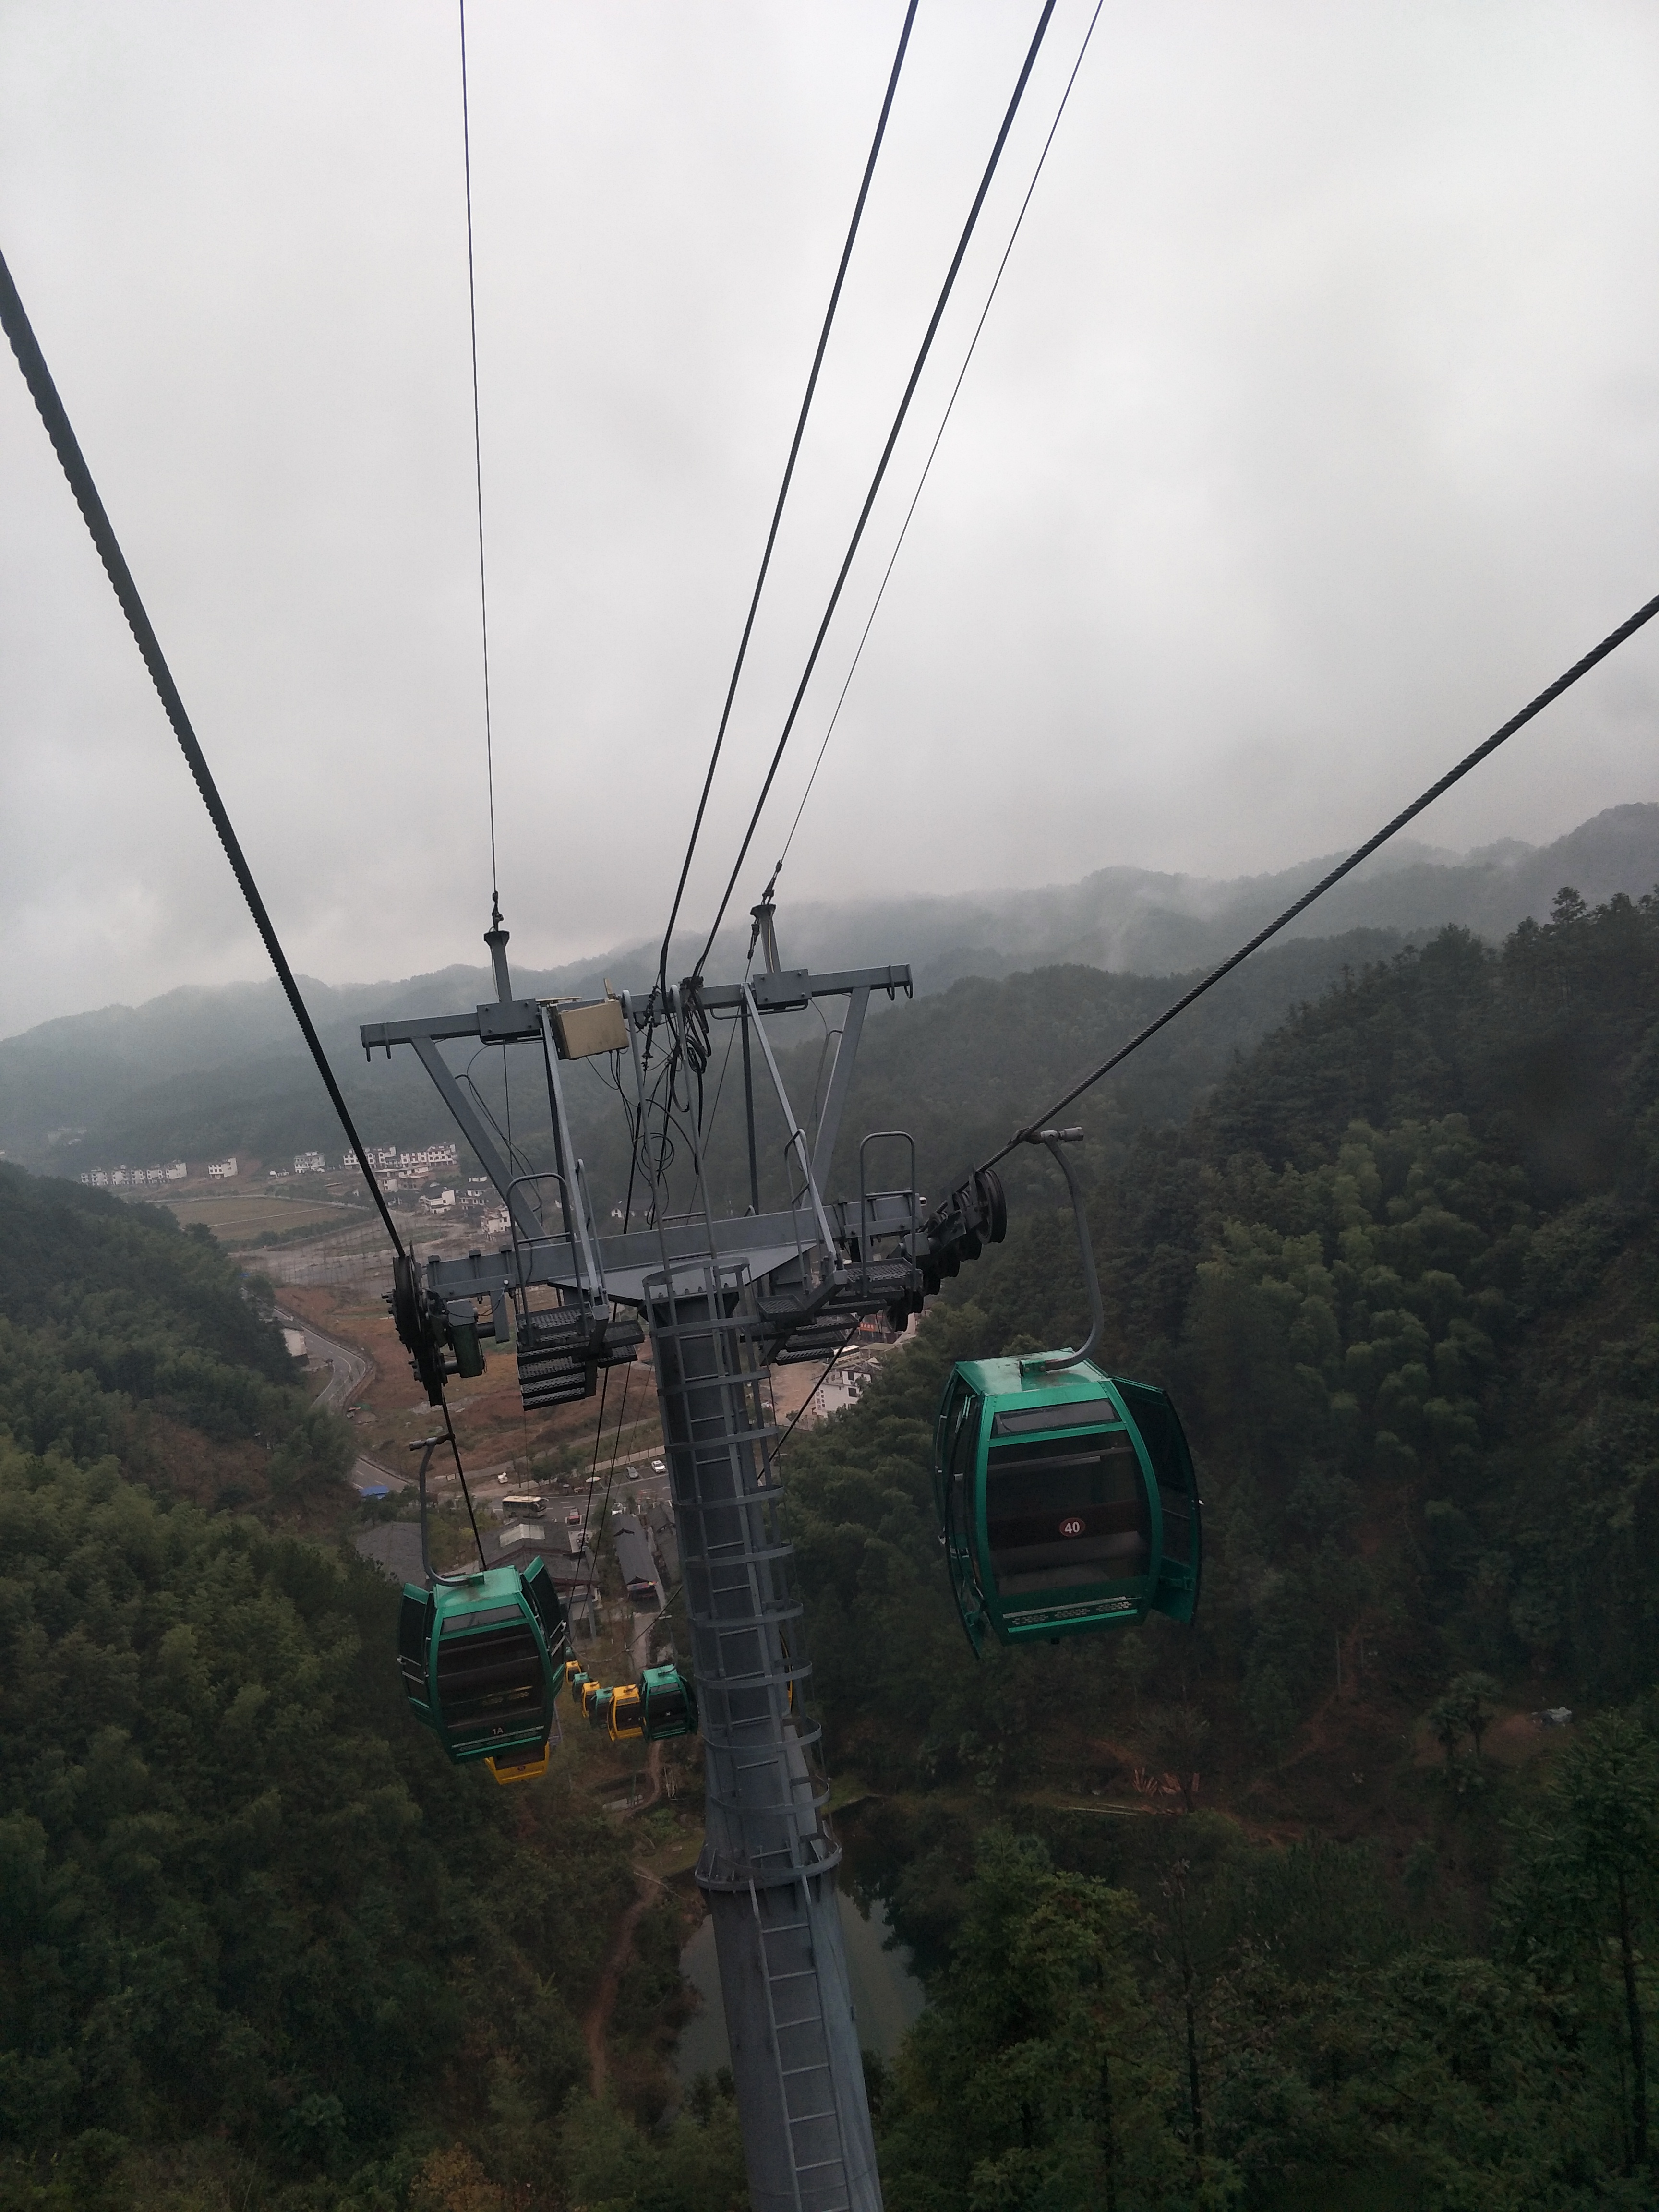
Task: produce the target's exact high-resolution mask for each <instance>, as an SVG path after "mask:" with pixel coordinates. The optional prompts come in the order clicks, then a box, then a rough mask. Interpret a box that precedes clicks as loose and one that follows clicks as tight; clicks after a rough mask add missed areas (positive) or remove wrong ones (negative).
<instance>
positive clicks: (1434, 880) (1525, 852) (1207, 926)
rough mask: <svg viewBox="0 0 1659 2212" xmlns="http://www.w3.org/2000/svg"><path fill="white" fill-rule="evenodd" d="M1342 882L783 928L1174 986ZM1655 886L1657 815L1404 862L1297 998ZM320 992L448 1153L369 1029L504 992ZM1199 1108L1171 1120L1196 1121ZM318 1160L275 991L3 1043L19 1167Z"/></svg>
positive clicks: (1344, 891)
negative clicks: (1347, 977) (1440, 941)
mask: <svg viewBox="0 0 1659 2212" xmlns="http://www.w3.org/2000/svg"><path fill="white" fill-rule="evenodd" d="M1330 864H1331V861H1330V856H1328V855H1327V856H1322V857H1321V858H1319V859H1316V860H1308V861H1306V862H1304V863H1303V864H1301V865H1300V866H1297V867H1296V868H1292V869H1288V870H1285V871H1284V872H1281V873H1279V874H1277V875H1273V876H1261V877H1248V878H1238V879H1237V880H1235V881H1232V882H1228V883H1221V882H1213V881H1210V880H1207V879H1206V878H1200V877H1193V876H1174V875H1162V874H1157V873H1153V872H1150V871H1147V870H1143V869H1135V868H1108V869H1103V870H1101V871H1100V872H1098V873H1097V874H1095V875H1092V876H1090V877H1087V878H1085V879H1084V881H1083V882H1081V883H1079V884H1066V885H1060V886H1054V887H1048V888H1045V889H1041V890H1021V891H998V892H984V893H963V894H961V895H960V896H955V897H949V898H911V899H895V900H890V901H880V902H873V901H867V902H860V903H853V904H848V905H845V906H839V905H829V904H822V903H818V904H804V905H801V906H798V907H791V906H786V907H785V908H783V909H782V911H781V915H780V934H781V939H782V951H783V955H784V957H785V959H786V960H787V962H789V963H791V964H792V965H793V964H811V965H812V966H814V967H818V968H824V967H842V966H848V965H865V964H884V963H887V962H890V961H908V963H910V965H911V967H912V969H914V971H915V977H916V982H917V987H918V989H919V990H920V991H921V992H922V993H924V994H934V993H938V992H940V991H944V990H946V989H948V988H949V987H950V986H951V984H953V983H955V982H957V981H961V980H962V979H963V978H965V977H969V976H975V975H976V976H981V977H984V978H987V979H995V978H998V977H1004V976H1007V975H1012V974H1015V973H1018V972H1022V971H1026V970H1030V969H1036V968H1039V967H1056V966H1065V965H1072V966H1080V967H1085V968H1094V969H1109V970H1112V971H1114V972H1116V973H1120V974H1125V975H1139V976H1141V977H1146V978H1151V977H1158V976H1167V975H1170V974H1173V973H1176V972H1185V971H1189V970H1192V969H1201V968H1202V967H1204V966H1206V965H1208V964H1210V963H1212V962H1213V961H1215V960H1216V959H1217V958H1218V957H1222V956H1223V955H1225V953H1226V952H1228V951H1231V950H1232V949H1233V947H1234V946H1235V945H1237V944H1238V943H1239V942H1240V941H1241V939H1243V938H1245V937H1247V936H1249V934H1250V933H1252V932H1253V931H1254V930H1255V929H1257V928H1259V927H1261V924H1262V923H1263V922H1264V921H1267V920H1269V919H1271V917H1272V916H1273V915H1274V914H1276V913H1278V912H1279V911H1280V910H1281V909H1282V908H1284V907H1285V905H1286V904H1288V903H1289V902H1290V901H1291V899H1292V898H1294V897H1295V896H1297V893H1298V892H1300V891H1302V890H1305V889H1306V888H1307V887H1308V886H1309V884H1312V883H1314V882H1316V881H1317V879H1318V878H1319V876H1320V875H1321V874H1322V872H1324V871H1325V870H1326V869H1327V868H1328V866H1329V865H1330ZM1656 881H1659V805H1628V806H1618V807H1612V808H1609V809H1608V810H1607V811H1606V812H1605V813H1602V814H1599V815H1597V816H1595V817H1594V819H1593V820H1591V821H1589V822H1586V823H1581V824H1580V825H1579V826H1578V827H1577V829H1573V830H1571V831H1570V832H1569V833H1568V834H1567V835H1566V836H1563V837H1561V838H1559V839H1558V840H1557V841H1556V842H1554V843H1553V844H1551V845H1547V846H1544V847H1531V846H1525V845H1521V844H1517V843H1516V842H1513V841H1510V842H1506V843H1504V844H1503V845H1499V846H1494V847H1491V848H1486V850H1484V851H1481V852H1477V853H1473V854H1468V855H1465V856H1462V857H1460V856H1458V855H1455V854H1444V853H1439V852H1436V851H1434V850H1432V849H1431V848H1426V847H1424V846H1420V845H1418V846H1412V845H1402V846H1401V847H1399V848H1395V849H1393V850H1392V851H1391V852H1389V853H1384V854H1379V855H1378V856H1377V858H1376V860H1374V861H1373V862H1371V863H1370V865H1369V866H1368V867H1367V868H1366V869H1364V870H1361V871H1359V872H1358V873H1357V874H1356V876H1355V877H1354V878H1352V879H1351V880H1350V881H1349V882H1347V883H1346V884H1342V885H1341V886H1340V887H1339V888H1338V890H1335V891H1334V892H1333V893H1332V894H1331V895H1330V896H1328V898H1327V899H1325V900H1322V902H1320V904H1319V906H1318V907H1317V908H1315V909H1313V911H1312V912H1311V913H1310V915H1306V916H1304V917H1303V919H1302V921H1300V922H1299V923H1298V924H1297V925H1295V926H1294V927H1293V929H1292V931H1291V933H1289V934H1291V935H1294V936H1299V937H1300V938H1302V939H1304V940H1308V941H1309V942H1310V945H1311V943H1312V942H1313V941H1322V942H1325V943H1328V944H1329V945H1332V947H1333V950H1332V951H1331V954H1330V957H1329V959H1328V962H1327V961H1325V960H1324V959H1323V958H1322V956H1321V955H1318V954H1314V955H1313V956H1312V965H1311V967H1309V966H1307V965H1305V964H1300V963H1298V964H1297V968H1296V972H1295V976H1294V981H1292V980H1291V975H1289V973H1288V972H1287V974H1286V975H1285V977H1284V979H1283V982H1284V987H1285V991H1286V993H1287V994H1301V993H1303V992H1305V991H1307V990H1310V989H1317V988H1319V987H1322V983H1323V982H1324V981H1328V980H1329V978H1330V977H1331V976H1332V975H1335V974H1336V973H1337V972H1338V970H1339V969H1340V967H1341V966H1342V965H1343V964H1344V963H1345V962H1346V963H1349V964H1352V963H1356V962H1359V961H1364V960H1365V959H1376V958H1380V957H1386V955H1387V954H1388V953H1389V952H1390V951H1395V950H1397V949H1398V947H1399V945H1400V944H1401V942H1403V941H1404V940H1405V939H1406V938H1412V939H1423V938H1425V937H1426V936H1427V935H1429V934H1431V933H1432V932H1433V931H1434V930H1435V929H1436V928H1437V927H1442V926H1443V925H1444V924H1446V923H1448V922H1455V923H1459V924H1462V925H1463V926H1464V927H1469V928H1472V929H1474V930H1475V931H1477V932H1478V933H1480V934H1481V935H1482V936H1485V937H1487V938H1489V939H1498V938H1500V937H1501V936H1503V934H1504V933H1505V932H1506V931H1507V930H1509V929H1510V928H1512V927H1514V926H1515V924H1516V922H1518V921H1521V920H1522V918H1523V917H1525V916H1526V915H1534V917H1541V916H1542V915H1544V914H1545V913H1546V912H1547V909H1548V906H1549V902H1550V900H1551V898H1552V897H1553V895H1554V893H1555V891H1556V890H1558V889H1559V887H1560V885H1561V884H1565V883H1570V884H1573V885H1574V887H1575V888H1576V889H1577V890H1579V891H1580V892H1582V893H1583V896H1585V897H1586V898H1587V899H1589V900H1590V901H1592V902H1597V901H1600V900H1602V899H1605V898H1607V896H1610V895H1611V894H1612V893H1613V892H1614V891H1616V890H1626V891H1629V892H1632V894H1639V893H1640V892H1642V891H1644V890H1647V889H1649V888H1650V886H1651V885H1652V884H1654V883H1655V882H1656ZM1354 932H1359V933H1364V939H1363V942H1362V940H1361V939H1359V938H1352V939H1350V933H1354ZM1339 939H1348V940H1349V941H1346V942H1343V943H1340V944H1339V942H1338V940H1339ZM746 943H747V937H746V931H745V932H744V933H731V934H730V935H729V936H728V937H723V938H722V939H721V940H720V944H719V945H718V946H717V948H716V952H715V955H714V961H713V963H711V972H715V973H718V972H720V970H721V969H723V968H724V969H737V968H738V967H740V966H741V963H742V960H743V957H744V951H745V948H746ZM694 950H695V948H694V947H693V946H692V945H691V944H690V941H689V940H688V942H687V944H686V945H685V946H684V947H683V948H682V947H677V948H676V954H675V957H674V959H673V960H672V961H671V972H678V968H679V967H680V966H682V965H684V964H688V963H689V962H690V958H691V957H693V953H694ZM655 964H656V948H655V946H654V945H635V946H633V947H631V948H624V949H622V950H618V951H613V952H611V953H609V954H606V955H605V956H604V957H600V958H598V959H590V960H583V961H578V962H573V963H568V964H567V965H566V966H564V967H562V968H558V969H528V968H526V969H515V980H516V981H517V983H518V985H519V987H520V988H521V989H523V990H525V991H527V992H530V991H534V992H544V993H546V992H554V991H573V992H581V991H592V990H597V989H599V987H600V986H601V983H602V981H603V980H604V979H605V978H606V977H607V976H608V977H609V978H610V979H611V981H613V982H614V983H615V984H616V985H617V987H619V988H624V987H632V988H642V987H646V986H647V984H648V982H649V981H650V978H651V975H652V974H653V971H654V968H655ZM1265 980H1266V979H1264V981H1265ZM305 987H306V992H307V999H308V1000H309V1002H310V1005H311V1006H312V1010H313V1015H314V1016H315V1018H316V1020H317V1024H318V1028H319V1031H320V1032H321V1035H322V1036H323V1039H324V1042H325V1044H326V1046H327V1048H328V1049H329V1052H330V1054H331V1057H332V1059H333V1060H334V1062H335V1065H336V1066H337V1069H338V1070H339V1072H340V1074H341V1076H342V1079H343V1081H344V1082H345V1084H346V1085H347V1089H348V1093H349V1095H351V1096H353V1097H355V1098H356V1100H357V1101H358V1102H359V1103H360V1105H361V1109H362V1114H363V1116H364V1129H365V1133H366V1135H368V1137H369V1138H370V1139H371V1141H379V1142H392V1141H404V1142H409V1141H413V1140H414V1139H416V1138H417V1137H420V1136H422V1135H428V1134H432V1133H436V1132H437V1131H438V1128H439V1125H440V1121H441V1114H440V1112H439V1109H437V1107H436V1104H435V1101H434V1100H433V1098H432V1097H431V1094H430V1091H429V1089H428V1085H427V1084H426V1081H425V1079H424V1077H422V1075H421V1074H420V1073H419V1072H418V1070H417V1069H416V1067H415V1066H414V1064H413V1062H412V1060H411V1059H410V1056H409V1055H407V1054H400V1055H399V1056H398V1058H397V1059H396V1060H394V1061H393V1062H392V1064H391V1066H386V1064H385V1063H384V1062H381V1063H379V1064H377V1066H375V1068H374V1070H373V1071H372V1073H370V1072H366V1071H365V1070H364V1067H363V1063H362V1058H361V1056H360V1051H361V1048H360V1047H359V1045H358V1042H357V1024H358V1023H359V1022H360V1021H365V1020H368V1021H373V1020H377V1019H384V1018H387V1017H388V1016H390V1015H392V1014H395V1013H398V1012H430V1011H431V1010H432V1009H433V1008H434V1007H435V1006H470V1005H472V1004H474V1003H476V1002H477V1000H479V999H480V998H483V997H484V996H486V995H488V994H489V991H490V985H489V977H488V971H487V970H486V969H484V968H483V966H478V967H476V968H475V967H470V966H457V967H454V968H450V969H443V970H441V971H440V972H438V973H436V974H434V975H422V976H412V977H409V978H406V979H404V980H403V981H398V982H380V983H374V984H367V985H353V986H347V987H331V986H330V985H327V984H325V983H319V982H315V981H307V983H306V986H305ZM1153 995H1156V994H1153ZM1249 995H1250V1002H1251V1003H1250V1012H1249V1020H1248V1021H1247V1022H1246V1024H1245V1026H1244V1029H1243V1030H1233V1033H1232V1036H1231V1042H1234V1043H1237V1042H1248V1041H1250V1040H1252V1039H1254V1037H1255V1036H1260V1035H1261V1033H1262V1028H1263V1027H1264V1026H1266V1025H1267V1023H1268V1022H1269V1021H1270V1020H1271V1019H1273V1018H1276V1017H1277V1015H1278V1013H1279V1012H1282V1011H1283V1005H1284V1003H1285V1001H1284V1000H1280V1001H1279V1002H1278V1003H1277V1004H1275V1005H1273V1006H1271V1007H1270V1006H1267V1004H1266V1003H1265V1001H1263V1002H1259V1001H1258V1000H1257V995H1256V994H1255V993H1254V992H1253V993H1251V994H1249ZM1224 1026H1226V1025H1224ZM812 1035H813V1036H817V1031H816V1029H814V1030H812ZM1202 1057H1203V1055H1202V1054H1200V1059H1202ZM1186 1103H1187V1102H1186V1101H1185V1100H1183V1101H1182V1103H1181V1105H1180V1107H1179V1108H1178V1109H1175V1108H1172V1109H1171V1110H1179V1111H1184V1110H1185V1105H1186ZM70 1130H73V1131H84V1132H86V1133H87V1134H86V1136H85V1137H84V1139H81V1138H72V1137H62V1136H60V1137H59V1138H58V1140H57V1141H56V1142H53V1141H52V1134H53V1133H54V1132H63V1131H70ZM319 1144H320V1145H324V1146H326V1147H327V1148H328V1149H329V1150H331V1151H336V1152H337V1151H338V1149H339V1146H340V1140H339V1139H338V1136H337V1133H336V1131H335V1129H334V1127H333V1125H332V1121H331V1115H329V1113H328V1110H327V1108H326V1105H325V1103H324V1101H323V1098H322V1094H321V1091H320V1089H319V1086H318V1085H317V1082H316V1079H315V1077H314V1076H313V1074H312V1073H311V1071H310V1068H309V1066H308V1063H307V1061H306V1060H305V1057H304V1054H303V1051H302V1048H301V1047H300V1045H299V1042H298V1040H297V1038H296V1037H295V1033H294V1027H293V1020H292V1017H291V1015H290V1014H289V1010H288V1006H287V1005H286V1002H285V1001H284V1000H283V996H282V994H281V992H280V990H279V989H278V987H277V986H276V982H275V981H264V982H259V983H250V984H239V985H232V986H228V987H224V988H221V989H215V990H205V989H200V988H186V989H183V990H178V991H173V992H170V993H168V994H167V995H166V996H164V997H162V998H159V999H155V1000H151V1001H150V1002H149V1004H148V1005H146V1006H141V1007H137V1008H133V1007H128V1006H111V1007H106V1008H104V1009H103V1010H101V1011H100V1012H96V1013H90V1014H77V1015H72V1016H69V1017H67V1018H63V1019H60V1020H58V1021H52V1022H46V1023H43V1024H41V1025H40V1027H39V1028H37V1029H33V1030H28V1031H26V1032H25V1033H24V1034H23V1035H21V1036H15V1037H9V1038H6V1039H4V1040H3V1041H0V1152H5V1153H7V1154H9V1156H10V1157H12V1158H17V1159H21V1160H23V1161H26V1162H29V1163H33V1164H39V1165H45V1164H52V1166H53V1167H55V1168H57V1169H58V1170H60V1171H67V1172H73V1171H74V1170H76V1169H77V1168H79V1167H81V1166H82V1165H86V1164H89V1163H90V1162H92V1161H94V1160H97V1161H100V1162H103V1161H111V1160H114V1159H116V1158H124V1159H127V1160H138V1159H144V1160H150V1159H155V1158H159V1157H160V1156H161V1155H162V1154H163V1153H169V1152H185V1153H186V1154H187V1155H191V1156H194V1155H200V1154H204V1153H210V1152H217V1151H220V1150H225V1151H231V1150H245V1151H248V1152H253V1153H255V1154H256V1155H258V1156H260V1157H263V1158H268V1159H276V1158H281V1157H282V1155H283V1153H284V1152H289V1151H294V1150H298V1149H301V1148H302V1147H309V1146H313V1145H319Z"/></svg>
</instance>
